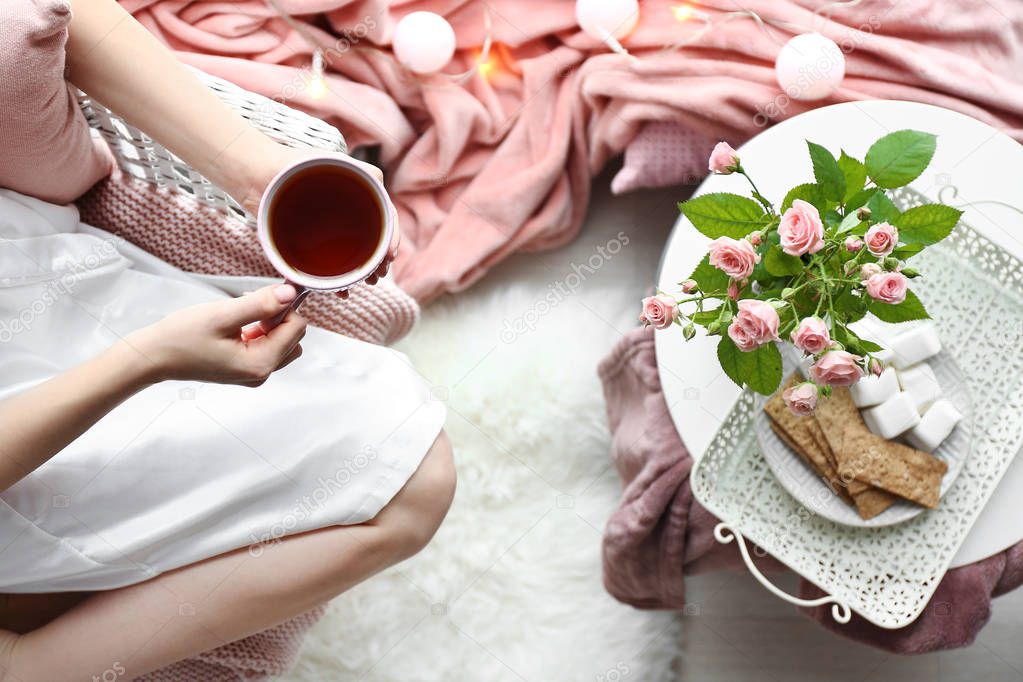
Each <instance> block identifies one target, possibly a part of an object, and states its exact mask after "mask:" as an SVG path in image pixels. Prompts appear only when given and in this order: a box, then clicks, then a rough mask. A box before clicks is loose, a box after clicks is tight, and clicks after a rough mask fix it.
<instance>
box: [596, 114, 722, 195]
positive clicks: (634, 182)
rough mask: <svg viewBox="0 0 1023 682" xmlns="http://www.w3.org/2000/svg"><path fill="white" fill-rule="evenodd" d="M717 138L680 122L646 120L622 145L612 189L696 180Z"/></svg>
mask: <svg viewBox="0 0 1023 682" xmlns="http://www.w3.org/2000/svg"><path fill="white" fill-rule="evenodd" d="M716 142H717V140H712V139H711V138H709V137H707V136H705V135H703V134H702V133H698V132H696V131H694V130H692V129H690V128H689V127H687V126H685V125H684V124H682V123H675V122H672V121H652V122H650V123H647V124H646V125H645V126H643V130H641V131H640V132H639V134H638V135H637V136H636V137H635V138H634V139H633V140H632V142H630V143H629V146H628V147H626V148H625V164H624V166H623V167H622V169H621V170H620V171H618V173H617V174H616V175H615V177H614V180H612V181H611V191H612V192H614V193H615V194H624V193H625V192H631V191H633V190H636V189H643V188H645V187H670V186H672V185H689V184H695V183H697V182H699V181H701V180H702V179H703V178H704V177H706V175H707V173H708V171H707V159H708V158H709V157H710V151H711V149H713V148H714V144H715V143H716Z"/></svg>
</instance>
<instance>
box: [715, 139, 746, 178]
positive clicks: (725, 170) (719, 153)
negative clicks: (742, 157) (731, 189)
mask: <svg viewBox="0 0 1023 682" xmlns="http://www.w3.org/2000/svg"><path fill="white" fill-rule="evenodd" d="M738 165H739V155H738V154H736V153H735V150H734V149H732V147H731V145H729V144H728V143H727V142H718V143H717V144H716V145H714V150H713V151H712V152H711V153H710V163H709V164H708V168H709V169H710V171H711V172H712V173H719V174H721V175H730V174H731V173H733V172H734V171H735V169H736V167H737V166H738Z"/></svg>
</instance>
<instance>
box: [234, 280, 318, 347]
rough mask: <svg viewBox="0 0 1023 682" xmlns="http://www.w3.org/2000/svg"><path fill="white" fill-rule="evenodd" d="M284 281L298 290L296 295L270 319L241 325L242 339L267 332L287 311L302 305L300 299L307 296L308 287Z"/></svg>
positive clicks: (281, 319) (249, 338)
mask: <svg viewBox="0 0 1023 682" xmlns="http://www.w3.org/2000/svg"><path fill="white" fill-rule="evenodd" d="M284 283H285V284H290V285H291V286H293V287H295V290H296V291H297V292H298V295H296V296H295V300H293V301H292V302H291V303H290V304H289V305H288V307H287V308H285V309H284V310H282V311H281V312H279V313H277V314H276V315H274V316H273V317H271V318H270V319H268V320H260V321H259V322H253V323H252V324H250V325H247V326H245V327H243V328H242V340H244V341H249V340H251V339H255V338H257V337H260V336H263V335H265V334H269V333H270V331H271V330H273V329H274V328H275V327H277V326H278V325H280V323H281V322H284V318H285V317H287V316H288V313H290V312H291V311H292V310H295V309H296V308H298V307H299V306H300V305H302V301H304V300H305V297H306V296H308V295H309V293H310V291H309V289H306V288H305V287H303V286H301V285H298V284H295V283H294V282H289V281H287V280H285V281H284Z"/></svg>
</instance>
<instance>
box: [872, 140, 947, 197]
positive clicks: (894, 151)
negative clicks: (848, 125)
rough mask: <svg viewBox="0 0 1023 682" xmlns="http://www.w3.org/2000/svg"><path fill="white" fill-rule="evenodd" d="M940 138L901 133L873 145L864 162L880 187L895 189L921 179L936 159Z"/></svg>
mask: <svg viewBox="0 0 1023 682" xmlns="http://www.w3.org/2000/svg"><path fill="white" fill-rule="evenodd" d="M935 145H936V138H935V136H934V135H932V134H930V133H924V132H920V131H919V130H897V131H895V132H894V133H889V134H888V135H885V136H884V137H882V138H881V139H880V140H878V141H877V142H875V143H874V144H873V145H871V147H870V149H869V150H867V156H866V158H865V159H864V161H865V162H866V167H867V175H869V176H870V179H871V180H873V181H874V184H876V185H877V186H878V187H884V188H886V189H894V188H896V187H902V186H903V185H908V184H909V183H911V182H913V180H916V179H917V178H918V177H920V174H921V173H923V172H924V169H926V168H927V164H929V163H930V162H931V158H932V157H933V156H934V148H935Z"/></svg>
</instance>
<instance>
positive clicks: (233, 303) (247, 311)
mask: <svg viewBox="0 0 1023 682" xmlns="http://www.w3.org/2000/svg"><path fill="white" fill-rule="evenodd" d="M297 296H298V291H296V289H295V287H294V286H292V285H291V284H273V285H270V286H268V287H263V288H262V289H260V290H259V291H255V292H253V293H251V294H246V295H245V296H241V297H239V298H235V299H231V300H228V301H221V302H219V303H218V304H217V305H219V306H220V308H221V309H220V310H219V311H218V314H217V316H216V320H215V324H216V325H217V326H218V327H219V331H223V332H229V333H235V332H237V331H238V330H239V329H241V328H242V327H244V326H246V325H248V324H249V323H250V322H258V321H259V320H269V319H270V318H272V317H273V316H274V315H277V314H279V313H280V312H281V311H282V310H284V309H286V308H287V307H288V306H289V305H291V303H292V301H294V300H295V297H297Z"/></svg>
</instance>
